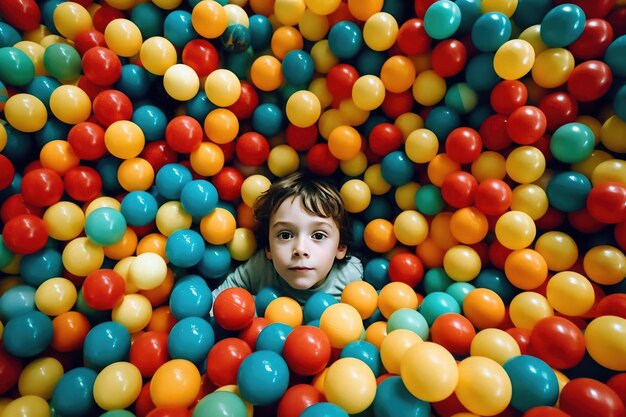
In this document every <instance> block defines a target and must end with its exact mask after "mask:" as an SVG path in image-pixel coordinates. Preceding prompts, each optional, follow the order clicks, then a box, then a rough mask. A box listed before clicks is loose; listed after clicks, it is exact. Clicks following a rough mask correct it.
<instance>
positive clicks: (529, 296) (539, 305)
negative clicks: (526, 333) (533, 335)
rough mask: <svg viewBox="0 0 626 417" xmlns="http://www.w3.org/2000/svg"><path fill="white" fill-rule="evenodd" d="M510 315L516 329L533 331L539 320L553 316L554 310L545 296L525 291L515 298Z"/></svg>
mask: <svg viewBox="0 0 626 417" xmlns="http://www.w3.org/2000/svg"><path fill="white" fill-rule="evenodd" d="M509 314H510V316H511V321H512V322H513V324H514V325H515V327H518V328H521V329H526V330H532V329H533V327H534V326H535V324H537V323H538V322H539V320H541V319H543V318H545V317H550V316H553V315H554V310H553V308H552V306H551V305H550V303H549V302H548V300H547V298H546V297H544V296H543V295H541V294H539V293H537V292H533V291H525V292H522V293H519V294H518V295H516V296H515V297H513V299H512V300H511V303H510V304H509Z"/></svg>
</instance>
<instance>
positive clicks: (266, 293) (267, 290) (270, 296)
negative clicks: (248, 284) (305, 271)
mask: <svg viewBox="0 0 626 417" xmlns="http://www.w3.org/2000/svg"><path fill="white" fill-rule="evenodd" d="M281 295H282V294H281V292H280V291H279V290H277V289H276V288H272V287H263V288H261V290H259V292H257V293H256V295H255V296H254V306H255V307H256V315H257V316H258V317H264V316H265V309H266V308H267V306H268V305H269V304H270V303H271V302H272V301H274V300H275V299H277V298H278V297H280V296H281Z"/></svg>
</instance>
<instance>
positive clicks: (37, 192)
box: [20, 168, 64, 207]
mask: <svg viewBox="0 0 626 417" xmlns="http://www.w3.org/2000/svg"><path fill="white" fill-rule="evenodd" d="M20 188H21V191H22V196H23V197H24V201H25V202H26V203H29V204H32V205H34V206H37V207H48V206H51V205H53V204H54V203H56V202H58V201H59V200H60V199H61V197H62V196H63V191H64V187H63V179H62V178H61V176H60V175H59V174H57V173H56V172H55V171H53V170H51V169H48V168H37V169H34V170H32V171H30V172H28V173H27V174H25V175H24V177H23V178H22V183H21V185H20Z"/></svg>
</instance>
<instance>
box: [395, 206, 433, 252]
mask: <svg viewBox="0 0 626 417" xmlns="http://www.w3.org/2000/svg"><path fill="white" fill-rule="evenodd" d="M393 232H394V233H395V235H396V237H397V238H398V242H400V243H402V244H403V245H407V246H417V245H419V244H420V243H422V242H423V241H424V240H425V239H426V237H428V222H427V221H426V218H425V217H424V216H423V215H422V214H421V213H419V212H418V211H416V210H404V211H403V212H402V213H400V214H398V216H397V217H396V219H395V220H394V221H393Z"/></svg>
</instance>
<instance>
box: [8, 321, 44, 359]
mask: <svg viewBox="0 0 626 417" xmlns="http://www.w3.org/2000/svg"><path fill="white" fill-rule="evenodd" d="M52 333H53V329H52V320H50V318H49V317H48V316H46V315H45V314H43V313H42V312H40V311H37V310H33V311H29V312H26V313H23V314H20V315H19V316H16V317H13V318H12V319H11V320H9V321H8V322H7V323H6V325H5V327H4V333H3V334H2V340H3V343H4V347H5V348H6V350H7V352H8V353H9V354H11V355H13V356H16V357H18V358H30V357H33V356H36V355H39V354H40V353H42V352H43V351H44V350H46V348H48V346H49V345H50V342H52Z"/></svg>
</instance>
